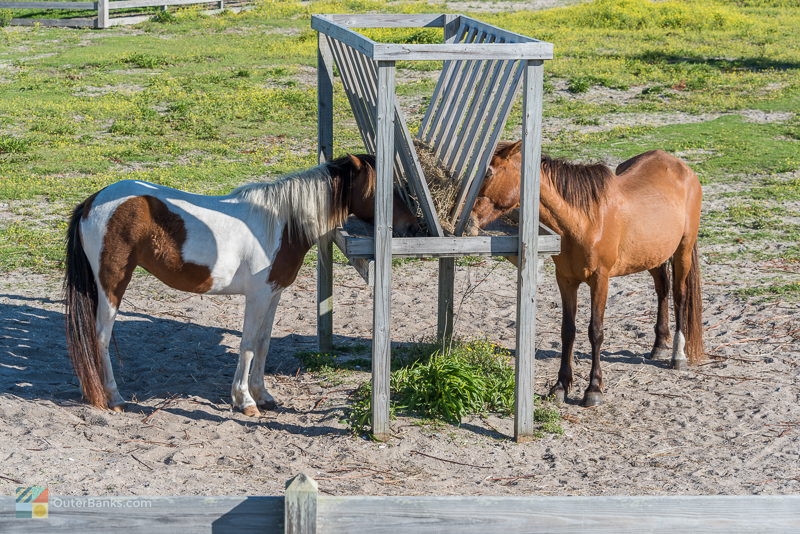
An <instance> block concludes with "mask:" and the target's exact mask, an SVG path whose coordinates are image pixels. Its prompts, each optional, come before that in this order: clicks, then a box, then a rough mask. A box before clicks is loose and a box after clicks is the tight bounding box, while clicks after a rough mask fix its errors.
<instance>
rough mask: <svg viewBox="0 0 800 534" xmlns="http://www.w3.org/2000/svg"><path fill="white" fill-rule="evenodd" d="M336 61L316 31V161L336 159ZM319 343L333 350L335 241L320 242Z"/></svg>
mask: <svg viewBox="0 0 800 534" xmlns="http://www.w3.org/2000/svg"><path fill="white" fill-rule="evenodd" d="M332 65H333V61H332V59H331V58H330V51H329V50H328V45H327V42H326V41H325V38H324V37H323V36H322V34H317V146H318V152H317V160H318V162H319V163H325V162H327V161H330V160H331V159H332V158H333V70H332V68H333V67H332ZM317 344H318V350H319V351H320V352H330V351H331V350H333V241H332V240H331V238H330V236H329V235H326V236H323V237H322V238H321V239H320V240H319V243H317Z"/></svg>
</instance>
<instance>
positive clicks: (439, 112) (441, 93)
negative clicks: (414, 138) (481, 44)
mask: <svg viewBox="0 0 800 534" xmlns="http://www.w3.org/2000/svg"><path fill="white" fill-rule="evenodd" d="M462 32H463V34H464V37H463V41H462V39H459V42H462V43H471V42H472V41H473V40H474V39H475V37H476V36H477V31H474V30H467V29H466V28H464V29H463V30H462ZM467 63H469V62H468V61H466V60H457V61H450V62H449V63H448V65H447V66H449V67H450V69H449V70H448V71H447V72H443V73H442V75H441V76H440V77H439V83H437V84H436V89H435V90H434V96H433V99H431V104H430V107H429V109H428V111H429V113H430V115H427V114H426V116H425V117H424V119H423V123H422V126H421V127H420V135H419V136H418V137H419V138H420V139H422V140H423V141H425V142H426V143H428V144H432V143H431V141H432V139H433V136H434V135H436V133H437V132H438V131H439V129H440V128H441V124H442V121H443V120H444V118H445V116H446V114H447V106H448V104H449V103H450V102H451V100H452V98H453V94H454V93H455V92H456V91H457V90H458V89H459V87H460V85H459V84H460V83H463V79H462V78H463V75H464V71H465V69H466V67H467ZM459 80H460V81H459Z"/></svg>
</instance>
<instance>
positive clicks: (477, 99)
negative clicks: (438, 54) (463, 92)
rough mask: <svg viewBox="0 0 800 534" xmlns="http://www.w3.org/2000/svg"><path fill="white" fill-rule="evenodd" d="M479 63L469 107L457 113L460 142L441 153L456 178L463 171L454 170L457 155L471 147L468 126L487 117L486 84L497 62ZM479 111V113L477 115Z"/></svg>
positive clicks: (488, 88)
mask: <svg viewBox="0 0 800 534" xmlns="http://www.w3.org/2000/svg"><path fill="white" fill-rule="evenodd" d="M492 39H494V37H492ZM496 42H500V41H496ZM481 63H482V67H483V70H482V71H481V76H480V77H479V78H478V80H477V81H476V82H475V85H474V87H472V92H473V97H472V98H471V100H470V102H469V107H468V108H467V109H465V110H464V111H459V113H460V114H461V115H462V116H463V121H464V122H463V123H462V125H461V128H460V129H459V132H458V139H459V141H460V142H458V143H456V142H448V144H447V145H446V150H445V151H444V152H443V153H442V158H441V160H442V162H443V163H444V164H445V165H446V166H447V167H448V168H449V169H451V170H452V171H453V172H454V174H455V175H457V176H462V171H463V169H456V167H455V162H456V161H457V160H458V156H459V154H462V153H464V150H465V147H467V146H471V145H472V143H471V141H472V140H471V139H470V138H468V137H465V134H466V132H467V131H469V128H470V125H473V124H479V123H481V122H482V121H484V120H486V119H487V117H484V114H485V113H486V111H487V110H486V105H485V104H486V95H487V93H488V92H490V91H491V88H492V86H491V85H488V84H489V80H490V79H492V78H493V75H492V73H493V71H495V70H496V67H497V63H499V61H498V60H491V61H481ZM481 103H483V105H481ZM479 110H480V113H477V112H478V111H479ZM469 151H471V149H469Z"/></svg>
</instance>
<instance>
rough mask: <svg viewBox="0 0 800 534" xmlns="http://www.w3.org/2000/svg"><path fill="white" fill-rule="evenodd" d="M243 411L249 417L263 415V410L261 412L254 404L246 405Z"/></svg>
mask: <svg viewBox="0 0 800 534" xmlns="http://www.w3.org/2000/svg"><path fill="white" fill-rule="evenodd" d="M242 413H243V414H245V415H246V416H247V417H259V416H261V412H259V411H258V408H257V407H256V406H254V405H250V406H245V407H244V408H242Z"/></svg>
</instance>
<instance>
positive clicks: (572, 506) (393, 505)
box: [318, 495, 800, 534]
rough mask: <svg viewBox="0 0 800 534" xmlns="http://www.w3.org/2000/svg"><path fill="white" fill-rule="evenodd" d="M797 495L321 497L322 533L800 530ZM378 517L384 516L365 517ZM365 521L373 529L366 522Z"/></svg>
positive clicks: (623, 533)
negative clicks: (323, 530)
mask: <svg viewBox="0 0 800 534" xmlns="http://www.w3.org/2000/svg"><path fill="white" fill-rule="evenodd" d="M798 510H800V496H798V495H741V496H739V495H736V496H734V495H720V496H711V495H687V496H630V497H622V496H620V497H617V496H614V497H610V496H609V497H606V496H603V497H579V496H570V497H561V496H558V497H538V496H524V497H512V496H503V497H494V496H481V497H466V496H452V497H435V496H419V497H356V496H353V497H349V496H342V497H327V496H323V497H320V500H319V509H318V514H319V517H320V520H321V521H322V522H324V525H325V532H326V533H329V534H344V533H353V532H370V533H372V534H407V533H414V534H433V533H440V532H458V533H459V534H485V533H487V532H509V533H516V532H548V533H552V534H566V533H571V534H574V533H585V532H592V533H597V534H634V533H641V532H675V533H682V532H696V533H703V534H709V533H717V534H730V533H734V532H739V533H742V532H798V531H800V514H798ZM370 518H380V521H377V520H375V521H371V522H368V523H366V524H365V520H366V521H369V519H370ZM367 525H368V527H367Z"/></svg>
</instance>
